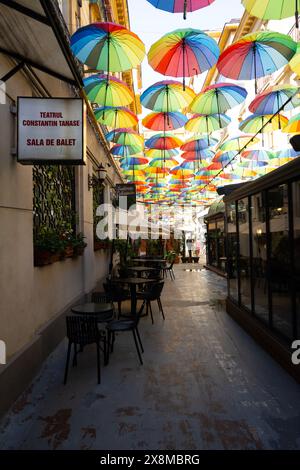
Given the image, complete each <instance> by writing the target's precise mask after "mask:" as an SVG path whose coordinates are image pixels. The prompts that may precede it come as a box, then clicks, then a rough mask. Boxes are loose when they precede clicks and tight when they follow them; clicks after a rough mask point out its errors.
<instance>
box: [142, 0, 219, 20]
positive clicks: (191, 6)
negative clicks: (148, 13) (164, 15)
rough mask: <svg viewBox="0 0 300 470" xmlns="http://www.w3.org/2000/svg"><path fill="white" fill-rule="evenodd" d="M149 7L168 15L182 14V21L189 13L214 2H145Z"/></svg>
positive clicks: (149, 0)
mask: <svg viewBox="0 0 300 470" xmlns="http://www.w3.org/2000/svg"><path fill="white" fill-rule="evenodd" d="M147 1H148V2H149V3H151V5H153V6H154V7H156V8H159V9H160V10H164V11H169V12H170V13H183V19H184V20H186V14H187V12H190V11H196V10H200V9H201V8H204V7H207V6H208V5H211V4H212V3H213V2H214V1H215V0H147Z"/></svg>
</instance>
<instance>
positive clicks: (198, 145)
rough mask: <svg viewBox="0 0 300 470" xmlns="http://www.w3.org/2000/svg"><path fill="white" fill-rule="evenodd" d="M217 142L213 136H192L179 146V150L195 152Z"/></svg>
mask: <svg viewBox="0 0 300 470" xmlns="http://www.w3.org/2000/svg"><path fill="white" fill-rule="evenodd" d="M217 143H218V140H217V139H214V138H213V137H209V136H208V135H207V136H205V135H203V136H198V137H197V136H194V137H192V138H191V139H188V140H187V141H186V142H185V143H184V144H183V145H182V146H181V147H180V150H182V151H183V152H197V151H201V150H205V149H207V148H209V147H213V146H214V145H216V144H217Z"/></svg>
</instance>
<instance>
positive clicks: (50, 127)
mask: <svg viewBox="0 0 300 470" xmlns="http://www.w3.org/2000/svg"><path fill="white" fill-rule="evenodd" d="M83 149H84V147H83V100H81V99H80V98H28V97H19V98H18V161H19V162H20V163H27V164H35V163H47V164H53V163H64V164H66V163H71V164H84V162H83Z"/></svg>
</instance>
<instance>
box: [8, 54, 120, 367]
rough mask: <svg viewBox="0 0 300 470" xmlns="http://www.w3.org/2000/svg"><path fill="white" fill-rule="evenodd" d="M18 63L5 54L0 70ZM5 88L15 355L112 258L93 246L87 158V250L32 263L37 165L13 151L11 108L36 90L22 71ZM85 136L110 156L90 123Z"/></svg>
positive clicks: (56, 89) (54, 86)
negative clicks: (21, 159) (74, 255)
mask: <svg viewBox="0 0 300 470" xmlns="http://www.w3.org/2000/svg"><path fill="white" fill-rule="evenodd" d="M13 66H14V64H13V63H12V62H10V61H9V60H8V59H6V58H5V57H4V56H2V55H0V76H3V75H4V74H5V73H6V72H7V71H8V70H10V69H11V68H12V67H13ZM38 75H39V77H40V78H41V80H42V82H43V83H44V84H45V86H46V87H47V89H48V90H49V92H50V94H51V95H52V96H72V93H73V92H72V89H71V87H69V86H68V85H66V84H65V83H63V82H60V81H58V80H56V79H54V78H51V77H49V76H47V75H45V74H42V73H39V74H38ZM6 93H7V95H6V102H5V103H3V100H2V101H0V103H1V104H0V123H1V125H0V339H2V340H4V341H5V342H6V345H7V353H8V358H10V357H11V356H12V355H13V354H15V353H16V352H18V351H19V350H20V349H21V348H23V347H24V346H25V345H26V344H28V343H29V342H30V340H31V339H32V338H33V337H34V335H35V333H36V332H37V330H39V329H40V328H41V327H42V326H43V325H45V324H46V323H47V322H49V321H50V320H51V319H52V318H54V317H55V316H56V315H57V314H58V313H60V312H61V311H63V310H64V309H65V308H66V306H67V305H68V304H70V303H71V302H72V301H74V300H76V299H77V298H78V297H79V296H80V295H81V294H84V293H87V292H89V291H90V290H91V289H93V288H94V287H95V284H96V282H97V281H98V280H100V279H102V278H103V277H105V275H106V274H107V270H108V261H109V258H108V253H106V252H103V251H100V252H96V253H94V251H93V212H92V208H93V205H92V194H93V192H92V190H90V191H89V190H88V184H87V183H88V174H92V172H93V163H92V161H91V160H90V159H88V158H87V159H86V165H85V166H83V167H79V168H77V169H76V180H77V181H76V187H77V188H76V198H77V208H78V214H79V227H78V228H79V230H80V231H83V232H84V235H85V236H86V241H87V243H88V246H87V248H86V250H85V252H84V256H82V257H79V258H78V259H74V260H72V259H67V260H65V261H61V262H57V263H54V264H52V265H49V266H44V267H42V268H38V267H34V266H33V215H32V197H33V185H32V167H31V166H23V165H21V164H19V163H17V162H16V157H14V156H12V154H11V149H12V148H13V147H14V146H15V136H16V127H15V126H16V120H15V116H14V115H13V114H12V113H11V109H10V108H11V105H13V104H15V102H16V98H17V96H21V95H24V96H32V95H33V94H34V90H33V87H32V84H31V83H30V81H29V80H28V78H26V76H25V75H24V74H23V73H22V72H19V73H18V74H17V75H15V76H14V77H13V78H11V79H10V80H9V81H8V82H7V87H6ZM2 103H3V104H2ZM86 142H87V146H88V148H89V153H90V154H91V155H92V156H93V159H95V160H96V161H98V162H100V161H102V162H104V163H106V162H107V161H108V160H107V155H106V154H105V152H104V149H103V147H102V146H101V144H100V143H99V141H98V140H97V139H96V136H95V133H94V131H93V129H92V128H91V126H90V125H89V124H88V123H87V130H86ZM108 170H109V177H110V179H111V180H112V181H113V182H120V179H119V177H118V176H117V175H116V173H115V172H114V168H113V167H110V168H108Z"/></svg>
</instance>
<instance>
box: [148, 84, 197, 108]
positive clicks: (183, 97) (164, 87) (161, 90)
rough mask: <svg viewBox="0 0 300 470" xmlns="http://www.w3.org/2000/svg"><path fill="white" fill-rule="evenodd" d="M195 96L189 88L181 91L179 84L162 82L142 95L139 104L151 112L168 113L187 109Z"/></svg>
mask: <svg viewBox="0 0 300 470" xmlns="http://www.w3.org/2000/svg"><path fill="white" fill-rule="evenodd" d="M195 96H196V95H195V92H194V91H193V90H192V89H191V88H189V87H185V90H183V89H182V85H181V83H180V82H176V81H175V80H163V81H161V82H157V83H154V85H151V86H150V87H149V88H147V90H145V91H144V92H143V93H142V95H141V103H142V105H143V106H144V107H145V108H148V109H151V110H153V111H158V112H164V113H169V112H174V111H179V110H180V109H183V108H187V107H188V106H189V104H190V103H191V102H192V101H193V99H194V98H195Z"/></svg>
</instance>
